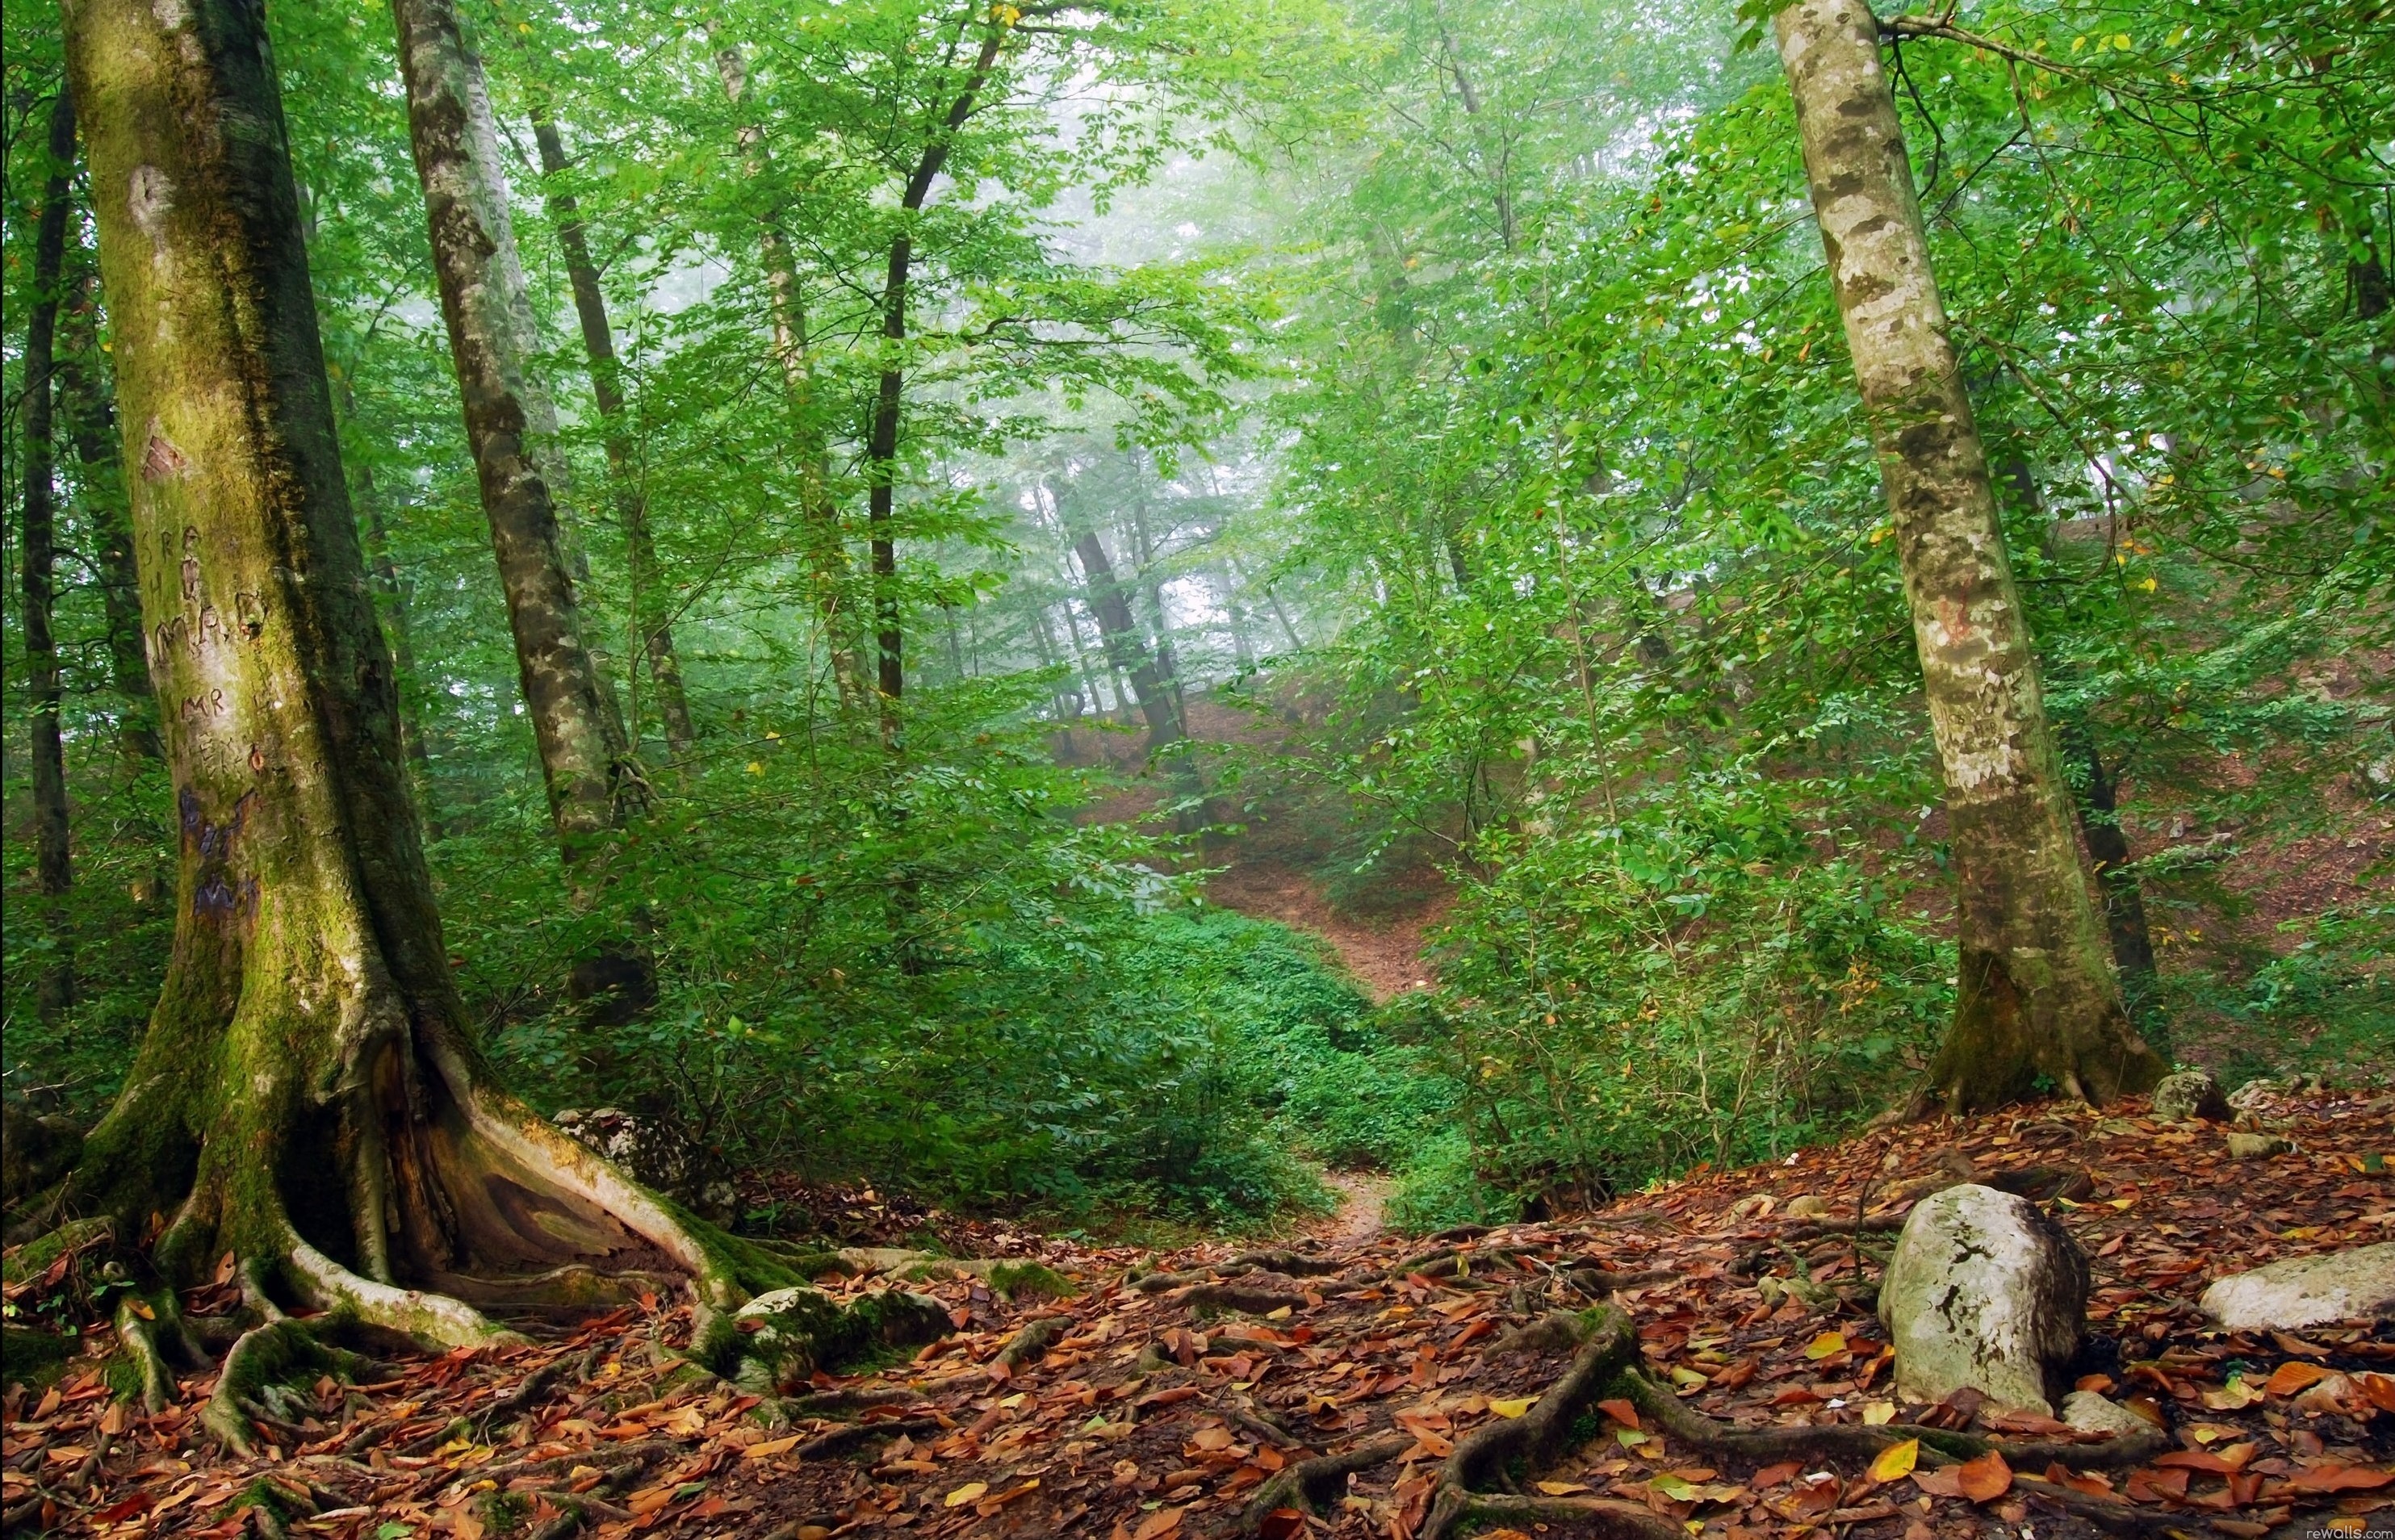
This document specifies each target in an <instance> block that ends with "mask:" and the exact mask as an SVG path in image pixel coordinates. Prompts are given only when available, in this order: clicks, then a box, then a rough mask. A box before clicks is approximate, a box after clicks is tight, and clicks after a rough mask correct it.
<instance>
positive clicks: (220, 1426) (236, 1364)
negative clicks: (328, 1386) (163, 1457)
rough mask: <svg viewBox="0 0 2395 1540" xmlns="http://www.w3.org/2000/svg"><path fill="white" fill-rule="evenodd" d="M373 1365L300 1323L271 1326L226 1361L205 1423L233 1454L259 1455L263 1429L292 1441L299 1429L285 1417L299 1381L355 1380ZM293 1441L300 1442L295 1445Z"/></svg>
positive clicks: (246, 1337) (250, 1335)
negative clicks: (312, 1378)
mask: <svg viewBox="0 0 2395 1540" xmlns="http://www.w3.org/2000/svg"><path fill="white" fill-rule="evenodd" d="M370 1362H371V1361H370V1360H368V1359H366V1358H364V1357H362V1356H361V1355H359V1354H357V1353H353V1352H350V1351H348V1350H347V1349H341V1348H335V1347H331V1346H329V1345H327V1344H325V1343H324V1342H322V1341H320V1340H318V1338H317V1336H316V1335H315V1334H314V1333H313V1332H311V1330H309V1329H308V1328H307V1327H306V1326H304V1325H302V1324H300V1323H298V1322H296V1321H291V1320H288V1319H285V1320H279V1321H270V1322H268V1323H265V1324H264V1325H262V1326H255V1327H252V1328H251V1329H250V1330H248V1331H246V1332H245V1333H243V1334H242V1336H241V1340H239V1341H238V1342H235V1343H234V1344H233V1345H232V1351H231V1352H229V1353H227V1354H226V1355H225V1361H224V1368H223V1369H222V1371H220V1372H219V1373H218V1375H217V1388H216V1390H215V1392H214V1393H213V1394H211V1395H210V1396H209V1397H208V1403H207V1405H206V1406H205V1408H203V1409H202V1410H201V1413H200V1422H201V1424H202V1426H204V1427H205V1428H207V1429H208V1431H210V1432H211V1433H214V1434H215V1435H216V1436H217V1437H218V1438H219V1439H222V1440H223V1441H225V1443H226V1444H228V1445H229V1446H231V1447H232V1449H233V1450H234V1451H236V1452H237V1453H240V1454H255V1453H256V1452H257V1450H258V1427H259V1426H261V1425H262V1426H265V1427H267V1428H272V1429H274V1430H275V1432H276V1434H277V1436H279V1437H284V1438H286V1439H291V1438H293V1435H295V1434H296V1433H297V1431H298V1430H297V1429H296V1428H294V1427H293V1426H292V1424H291V1421H290V1419H289V1417H288V1416H287V1415H284V1406H285V1405H287V1404H289V1399H288V1398H289V1397H290V1395H291V1392H290V1390H289V1389H287V1387H288V1385H289V1384H290V1382H292V1381H293V1380H295V1379H303V1378H305V1377H307V1376H311V1375H327V1374H329V1375H333V1376H334V1377H335V1378H337V1379H351V1378H354V1377H356V1375H357V1373H358V1371H360V1370H361V1369H364V1368H366V1367H367V1366H368V1365H369V1364H370ZM293 1441H295V1442H296V1441H297V1440H296V1439H294V1440H293Z"/></svg>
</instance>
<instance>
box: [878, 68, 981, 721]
mask: <svg viewBox="0 0 2395 1540" xmlns="http://www.w3.org/2000/svg"><path fill="white" fill-rule="evenodd" d="M1005 42H1006V27H1005V26H1004V25H1002V24H999V23H993V24H992V25H991V26H990V27H989V28H988V30H987V31H986V33H984V34H983V37H982V46H981V53H980V55H979V57H977V58H976V59H974V60H973V70H972V72H971V73H969V74H968V75H967V76H966V78H965V84H964V88H963V89H962V90H960V91H959V92H958V93H957V95H956V99H954V100H953V101H951V102H950V103H949V105H948V111H947V112H946V115H945V116H944V117H943V118H942V119H941V121H940V125H939V127H938V128H937V129H936V130H935V131H934V132H933V135H932V137H931V138H930V140H929V141H928V142H927V143H925V144H924V146H923V152H922V155H921V157H920V159H918V160H917V161H916V163H915V170H914V173H913V174H912V175H911V176H909V177H908V178H906V188H905V190H904V191H901V192H900V193H899V197H898V208H899V218H900V221H901V223H900V225H899V230H898V233H897V235H896V236H895V237H893V239H892V241H891V243H890V265H889V270H888V272H887V273H886V275H885V276H884V278H883V281H882V285H881V344H882V349H883V355H882V365H881V375H880V379H879V380H878V381H877V382H876V384H875V388H874V396H873V423H872V427H871V428H870V430H869V431H868V432H867V435H866V444H865V461H866V528H867V537H868V541H869V544H870V546H871V549H872V562H873V623H874V650H875V652H876V654H877V658H878V663H877V667H876V669H875V680H876V684H877V685H878V687H879V689H880V694H881V726H882V734H883V736H884V737H885V738H887V739H891V740H893V741H894V740H895V737H896V735H897V731H898V698H899V696H900V695H901V694H903V693H904V692H905V690H906V666H905V665H906V659H905V655H904V648H905V646H906V633H905V631H904V629H903V625H902V620H901V615H900V612H899V603H898V542H897V535H896V533H895V529H894V524H895V519H896V512H897V494H898V415H899V409H900V405H901V402H902V401H903V399H904V395H905V390H906V370H905V366H904V365H903V364H902V363H901V362H900V356H899V349H901V348H903V347H904V346H905V345H906V283H907V281H908V278H909V276H910V274H911V270H912V266H913V262H914V254H915V243H914V233H913V232H914V224H913V217H914V216H915V215H916V214H917V213H918V212H920V210H921V209H922V206H923V200H924V199H925V198H927V197H929V196H931V192H932V184H933V183H934V182H936V181H937V180H938V179H939V176H940V168H941V167H942V166H944V165H946V164H947V161H948V148H949V146H950V145H952V144H954V143H955V142H956V137H957V131H958V130H959V129H960V128H962V127H963V126H964V125H965V120H966V119H968V118H970V117H972V116H973V99H974V98H975V97H977V96H979V95H980V94H981V88H982V85H983V83H984V82H986V80H988V78H989V72H990V68H991V66H992V65H994V64H996V63H997V62H998V53H999V48H1000V47H1001V46H1004V44H1005Z"/></svg>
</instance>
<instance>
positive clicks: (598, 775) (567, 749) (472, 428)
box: [391, 0, 626, 862]
mask: <svg viewBox="0 0 2395 1540" xmlns="http://www.w3.org/2000/svg"><path fill="white" fill-rule="evenodd" d="M391 15H392V17H393V19H394V20H395V22H396V24H397V26H398V29H399V59H400V73H401V76H402V77H403V78H404V81H405V83H406V87H407V124H408V138H409V142H410V144H411V145H412V147H413V148H414V151H415V154H416V168H417V178H418V179H419V180H420V181H421V182H422V183H423V186H424V206H425V213H426V217H427V219H428V221H429V223H430V229H431V238H432V267H433V275H434V277H435V278H436V280H437V281H438V283H439V287H440V290H441V311H442V315H443V318H444V319H445V321H446V322H447V323H448V330H449V351H450V357H451V360H452V362H454V363H455V365H456V368H457V389H458V394H459V396H460V397H461V399H462V401H463V405H464V410H465V419H466V437H467V441H468V442H469V443H470V445H471V446H472V448H473V452H474V468H475V474H476V478H477V480H478V482H479V483H480V486H481V490H482V498H483V513H484V515H485V516H486V517H487V518H488V520H489V521H490V526H491V548H492V550H493V552H494V553H495V554H496V557H497V559H498V565H499V582H500V586H502V587H503V588H504V589H505V590H506V593H507V600H508V623H509V627H510V628H511V629H512V630H513V632H514V636H515V645H516V666H517V673H518V675H519V677H520V678H521V680H522V682H523V696H524V705H525V708H526V709H527V710H528V711H529V712H530V713H531V716H532V724H533V732H534V736H535V737H536V739H537V741H538V743H539V747H540V764H541V771H542V775H543V777H544V779H545V781H546V783H547V784H548V788H549V812H550V815H551V816H552V818H553V819H554V820H555V822H556V824H557V831H558V835H559V837H560V839H561V841H562V843H563V845H564V848H565V853H566V857H567V860H568V861H569V862H572V861H575V860H576V859H578V858H579V856H580V855H581V854H582V853H583V852H584V850H585V849H587V847H588V846H589V843H590V842H591V841H592V839H593V838H594V837H595V836H599V835H601V834H602V833H603V832H604V831H606V830H608V829H611V828H613V827H614V826H615V822H616V794H617V790H618V787H617V780H618V776H619V772H620V770H622V768H623V755H624V753H625V747H626V745H625V744H624V743H623V741H622V740H623V733H622V729H621V726H620V723H618V722H617V720H616V717H615V703H614V701H613V699H612V698H611V697H610V696H609V695H608V693H607V690H606V686H605V684H604V682H603V681H602V679H601V678H600V676H599V669H598V665H597V664H596V663H595V661H594V660H593V659H592V657H591V654H590V649H589V643H588V641H587V640H586V639H585V638H584V637H583V635H582V617H581V612H580V607H579V603H578V601H577V599H576V594H575V590H574V579H573V575H572V573H571V571H570V569H569V567H568V565H567V561H566V554H565V547H564V544H563V537H562V529H561V526H560V523H559V520H558V510H557V503H556V499H555V496H554V494H553V492H552V489H551V487H550V484H549V471H550V469H551V466H550V465H549V464H545V463H544V461H545V459H547V456H546V454H545V450H546V449H547V447H548V446H549V442H550V441H553V439H554V437H555V428H556V423H555V414H554V412H553V410H552V409H551V407H550V406H549V401H548V399H547V398H546V397H545V396H543V395H542V394H541V393H540V391H539V390H538V389H537V388H536V387H535V385H534V384H533V382H532V381H531V379H530V378H529V377H528V376H527V375H526V367H527V365H528V363H529V361H530V357H531V353H532V349H533V336H532V334H533V323H532V307H531V301H530V299H529V297H528V296H527V295H526V293H525V289H524V280H523V269H522V267H521V265H520V263H519V261H518V257H517V254H516V245H515V232H514V230H513V228H512V224H511V222H510V220H509V215H508V199H507V183H506V179H505V178H504V176H503V175H502V174H501V171H500V166H499V160H498V149H497V143H496V125H494V124H493V123H492V121H491V113H490V103H489V99H488V97H487V94H486V93H485V91H484V90H483V83H482V72H481V65H480V63H479V61H477V60H476V59H474V58H473V57H472V56H471V55H470V54H469V53H468V52H467V51H466V46H465V43H464V40H463V38H462V37H461V35H460V33H459V32H458V26H457V10H456V8H455V7H453V6H452V5H450V4H449V0H392V3H391Z"/></svg>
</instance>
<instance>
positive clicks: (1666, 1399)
mask: <svg viewBox="0 0 2395 1540" xmlns="http://www.w3.org/2000/svg"><path fill="white" fill-rule="evenodd" d="M1621 1393H1622V1395H1623V1397H1624V1398H1625V1399H1626V1400H1628V1401H1629V1402H1631V1403H1632V1404H1633V1405H1634V1406H1636V1407H1637V1408H1638V1409H1639V1411H1641V1412H1643V1413H1645V1414H1646V1415H1648V1416H1650V1417H1652V1418H1653V1419H1654V1420H1655V1422H1656V1424H1657V1426H1659V1427H1661V1428H1662V1429H1663V1431H1665V1432H1666V1433H1669V1434H1671V1435H1672V1436H1673V1437H1674V1438H1675V1439H1679V1440H1681V1441H1683V1442H1686V1443H1690V1444H1693V1445H1695V1446H1696V1447H1697V1448H1699V1449H1702V1450H1706V1451H1709V1452H1713V1453H1717V1454H1736V1455H1740V1456H1741V1457H1743V1458H1747V1459H1753V1460H1757V1461H1761V1462H1764V1463H1769V1462H1770V1461H1773V1460H1783V1459H1812V1458H1821V1459H1831V1458H1843V1459H1853V1460H1868V1459H1871V1458H1872V1456H1874V1455H1876V1454H1878V1453H1879V1452H1880V1451H1881V1450H1883V1449H1886V1448H1887V1447H1888V1446H1889V1445H1891V1444H1898V1443H1902V1442H1904V1441H1906V1440H1908V1439H1919V1440H1920V1441H1921V1447H1922V1448H1923V1450H1924V1451H1933V1450H1934V1451H1936V1452H1937V1453H1938V1454H1943V1455H1946V1456H1948V1457H1950V1458H1952V1459H1972V1458H1976V1457H1977V1456H1978V1455H1981V1454H1986V1453H1988V1452H1989V1451H1990V1450H1991V1449H1992V1450H1996V1451H1999V1452H2001V1453H2002V1454H2004V1456H2005V1463H2007V1464H2009V1465H2012V1466H2015V1467H2016V1468H2019V1467H2029V1468H2037V1467H2042V1466H2044V1465H2047V1464H2050V1463H2053V1462H2056V1461H2060V1462H2062V1463H2064V1464H2068V1465H2075V1466H2082V1467H2087V1468H2111V1467H2117V1466H2130V1465H2136V1464H2138V1463H2139V1462H2140V1461H2143V1460H2148V1459H2150V1458H2152V1457H2153V1456H2154V1455H2155V1454H2159V1453H2161V1452H2162V1451H2163V1450H2164V1449H2166V1448H2168V1447H2169V1446H2170V1438H2169V1435H2167V1434H2165V1433H2163V1431H2162V1430H2161V1429H2160V1428H2153V1429H2150V1430H2148V1431H2145V1432H2140V1433H2130V1434H2123V1435H2119V1436H2117V1437H2114V1438H2110V1439H2105V1440H2102V1441H2097V1442H2092V1443H2077V1442H2069V1441H2061V1440H2055V1439H2023V1440H2014V1439H1991V1438H1985V1437H1982V1436H1980V1435H1978V1434H1976V1433H1957V1432H1953V1431H1952V1430H1950V1429H1947V1428H1922V1427H1919V1426H1916V1425H1913V1424H1908V1423H1887V1424H1884V1425H1883V1426H1881V1427H1878V1428H1865V1427H1861V1426H1859V1425H1851V1424H1835V1425H1832V1426H1828V1427H1802V1428H1735V1427H1732V1426H1731V1425H1730V1424H1728V1423H1725V1422H1721V1421H1718V1420H1716V1419H1714V1418H1713V1417H1709V1416H1707V1415H1704V1414H1703V1413H1701V1412H1700V1411H1698V1410H1696V1408H1694V1407H1692V1406H1690V1405H1688V1404H1687V1402H1683V1401H1682V1400H1680V1398H1679V1397H1677V1396H1675V1395H1674V1394H1672V1392H1670V1391H1669V1390H1666V1389H1663V1388H1662V1387H1661V1386H1659V1385H1657V1384H1656V1383H1655V1382H1654V1381H1652V1380H1650V1379H1648V1378H1647V1376H1646V1375H1642V1374H1640V1373H1638V1372H1637V1371H1636V1370H1635V1369H1625V1370H1624V1371H1623V1372H1622V1374H1621Z"/></svg>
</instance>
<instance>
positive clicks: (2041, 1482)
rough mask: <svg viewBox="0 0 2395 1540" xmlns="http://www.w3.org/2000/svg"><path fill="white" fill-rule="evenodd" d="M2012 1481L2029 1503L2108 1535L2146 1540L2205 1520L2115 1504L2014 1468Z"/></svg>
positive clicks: (2187, 1527)
mask: <svg viewBox="0 0 2395 1540" xmlns="http://www.w3.org/2000/svg"><path fill="white" fill-rule="evenodd" d="M2013 1480H2014V1481H2016V1482H2017V1483H2018V1491H2019V1492H2020V1493H2021V1494H2022V1495H2023V1496H2025V1497H2027V1498H2029V1499H2030V1500H2031V1502H2035V1503H2044V1504H2046V1505H2048V1506H2050V1507H2058V1508H2060V1509H2061V1510H2062V1511H2063V1512H2065V1513H2069V1514H2071V1515H2073V1516H2075V1517H2077V1518H2081V1519H2084V1520H2087V1521H2088V1522H2089V1523H2091V1524H2093V1525H2095V1526H2096V1527H2097V1529H2100V1530H2102V1531H2104V1532H2105V1533H2108V1534H2120V1535H2126V1536H2129V1537H2130V1540H2146V1537H2148V1536H2151V1535H2166V1534H2171V1533H2183V1532H2185V1531H2186V1530H2188V1529H2189V1528H2190V1527H2192V1526H2194V1525H2197V1524H2202V1523H2204V1522H2205V1520H2203V1519H2200V1518H2198V1517H2197V1516H2196V1515H2194V1514H2191V1513H2189V1512H2187V1511H2185V1510H2184V1509H2181V1510H2178V1511H2175V1512H2174V1511H2170V1510H2167V1509H2163V1510H2156V1511H2152V1512H2149V1511H2147V1510H2146V1509H2144V1508H2138V1507H2131V1506H2130V1505H2128V1504H2127V1503H2116V1502H2114V1501H2112V1500H2111V1498H2109V1497H2097V1496H2096V1495H2094V1494H2090V1493H2085V1492H2073V1491H2072V1490H2071V1488H2069V1487H2067V1486H2064V1485H2062V1484H2061V1483H2060V1482H2058V1481H2047V1480H2046V1479H2045V1478H2044V1477H2043V1476H2031V1475H2027V1474H2025V1473H2022V1472H2018V1471H2016V1472H2015V1473H2014V1475H2013Z"/></svg>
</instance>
